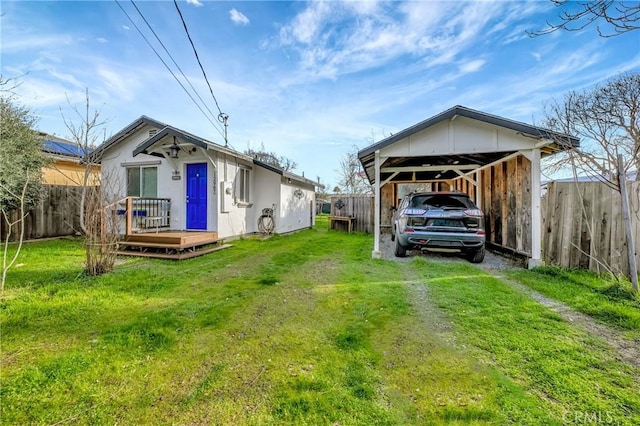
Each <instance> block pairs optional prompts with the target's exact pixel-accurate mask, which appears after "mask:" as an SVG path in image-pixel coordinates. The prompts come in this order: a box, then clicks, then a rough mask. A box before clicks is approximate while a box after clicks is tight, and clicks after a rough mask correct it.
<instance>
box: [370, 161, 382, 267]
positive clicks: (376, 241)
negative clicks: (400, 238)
mask: <svg viewBox="0 0 640 426" xmlns="http://www.w3.org/2000/svg"><path fill="white" fill-rule="evenodd" d="M374 167H375V173H376V175H375V179H376V183H375V184H374V185H373V252H371V257H372V258H374V259H380V258H382V252H381V251H380V150H377V151H376V152H375V166H374Z"/></svg>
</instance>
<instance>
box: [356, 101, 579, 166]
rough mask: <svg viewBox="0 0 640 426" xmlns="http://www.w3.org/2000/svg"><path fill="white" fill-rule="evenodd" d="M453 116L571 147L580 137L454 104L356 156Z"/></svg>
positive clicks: (368, 152)
mask: <svg viewBox="0 0 640 426" xmlns="http://www.w3.org/2000/svg"><path fill="white" fill-rule="evenodd" d="M455 116H460V117H467V118H471V119H474V120H478V121H483V122H485V123H489V124H493V125H496V126H500V127H504V128H507V129H511V130H515V131H516V132H520V133H522V134H524V135H527V136H533V137H538V138H539V137H541V138H548V139H552V140H559V141H563V142H566V143H568V144H570V145H571V146H572V147H578V146H580V139H578V138H576V137H573V136H571V135H567V134H563V133H557V132H554V131H552V130H548V129H543V128H542V127H537V126H532V125H530V124H526V123H522V122H519V121H514V120H510V119H508V118H504V117H499V116H497V115H492V114H487V113H486V112H482V111H477V110H474V109H471V108H467V107H464V106H461V105H456V106H454V107H452V108H449V109H448V110H446V111H444V112H441V113H440V114H437V115H434V116H433V117H431V118H428V119H426V120H424V121H421V122H420V123H418V124H415V125H413V126H411V127H408V128H406V129H404V130H402V131H400V132H398V133H396V134H395V135H392V136H390V137H388V138H386V139H383V140H381V141H380V142H377V143H375V144H373V145H371V146H369V147H367V148H365V149H363V150H361V151H360V152H359V153H358V157H359V158H362V157H364V156H366V155H369V154H372V153H374V152H376V151H377V150H379V149H382V148H384V147H386V146H389V145H391V144H392V143H394V142H397V141H399V140H401V139H404V138H406V137H407V136H411V135H413V134H415V133H418V132H420V131H422V130H424V129H426V128H428V127H431V126H433V125H434V124H437V123H439V122H441V121H443V120H447V119H450V118H453V117H455Z"/></svg>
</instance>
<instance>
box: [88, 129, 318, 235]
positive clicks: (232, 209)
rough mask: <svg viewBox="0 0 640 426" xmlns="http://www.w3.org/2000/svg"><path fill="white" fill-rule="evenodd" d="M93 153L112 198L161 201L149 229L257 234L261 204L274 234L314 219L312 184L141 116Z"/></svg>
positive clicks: (312, 221) (303, 226)
mask: <svg viewBox="0 0 640 426" xmlns="http://www.w3.org/2000/svg"><path fill="white" fill-rule="evenodd" d="M96 155H100V156H101V161H102V174H103V178H104V179H105V180H106V181H107V182H108V184H109V185H110V187H111V188H113V189H111V192H115V194H114V195H116V196H118V197H121V198H124V197H125V196H133V197H141V199H140V200H139V202H142V201H143V200H144V199H158V198H161V199H165V200H164V201H163V204H162V209H165V210H167V213H168V214H166V215H165V219H166V221H165V222H163V223H159V224H158V223H156V224H154V223H148V224H147V225H148V226H149V227H153V226H158V225H159V226H161V227H162V228H164V229H165V230H171V231H174V230H175V231H209V232H217V235H218V237H219V238H221V239H223V238H230V237H237V236H241V235H246V234H252V233H256V232H258V231H259V221H260V217H261V216H262V215H263V209H273V222H274V229H273V232H275V233H286V232H292V231H296V230H299V229H304V228H308V227H311V226H312V225H313V224H314V221H315V209H314V207H315V183H314V182H313V181H311V180H309V179H306V178H304V177H302V176H298V175H295V174H293V173H289V172H286V171H284V170H282V169H279V168H277V167H273V166H271V165H268V164H264V163H262V162H259V161H256V160H254V159H253V158H252V157H249V156H247V155H245V154H242V153H240V152H237V151H234V150H232V149H229V148H227V147H225V146H222V145H219V144H216V143H214V142H211V141H208V140H206V139H203V138H201V137H198V136H195V135H192V134H190V133H187V132H185V131H183V130H180V129H177V128H175V127H172V126H169V125H166V124H164V123H161V122H159V121H156V120H154V119H151V118H149V117H146V116H141V117H140V118H138V119H137V120H135V121H134V122H133V123H131V124H129V125H128V126H127V127H125V128H124V129H122V130H121V131H120V132H118V133H117V134H115V135H114V136H112V137H111V138H109V139H108V140H107V141H106V142H105V143H104V144H103V145H101V146H100V147H99V148H98V150H97V152H96ZM148 219H151V218H148Z"/></svg>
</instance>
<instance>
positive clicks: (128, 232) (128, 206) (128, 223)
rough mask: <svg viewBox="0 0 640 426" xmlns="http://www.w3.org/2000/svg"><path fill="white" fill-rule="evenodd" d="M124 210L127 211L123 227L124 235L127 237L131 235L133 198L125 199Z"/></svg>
mask: <svg viewBox="0 0 640 426" xmlns="http://www.w3.org/2000/svg"><path fill="white" fill-rule="evenodd" d="M126 210H127V215H126V218H127V219H126V221H125V222H126V225H125V231H124V233H125V235H127V236H129V235H131V234H133V231H132V228H133V198H131V197H127V202H126Z"/></svg>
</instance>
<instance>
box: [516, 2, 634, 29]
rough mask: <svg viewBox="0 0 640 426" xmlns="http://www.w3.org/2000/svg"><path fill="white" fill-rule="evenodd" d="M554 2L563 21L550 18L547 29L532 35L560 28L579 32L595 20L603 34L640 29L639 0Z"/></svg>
mask: <svg viewBox="0 0 640 426" xmlns="http://www.w3.org/2000/svg"><path fill="white" fill-rule="evenodd" d="M551 2H552V3H553V4H554V5H555V6H556V7H558V8H560V9H561V11H560V12H559V14H558V18H559V19H560V22H558V23H551V22H549V21H547V27H546V28H545V29H543V30H539V31H527V33H528V34H529V36H531V37H536V36H540V35H545V34H550V33H552V32H554V31H557V30H566V31H580V30H582V29H584V28H586V27H587V26H589V25H591V24H593V23H596V29H597V31H598V34H599V35H600V36H601V37H614V36H617V35H620V34H624V33H627V32H629V31H633V30H637V29H640V2H638V1H637V0H636V1H616V0H596V1H571V0H551Z"/></svg>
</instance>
